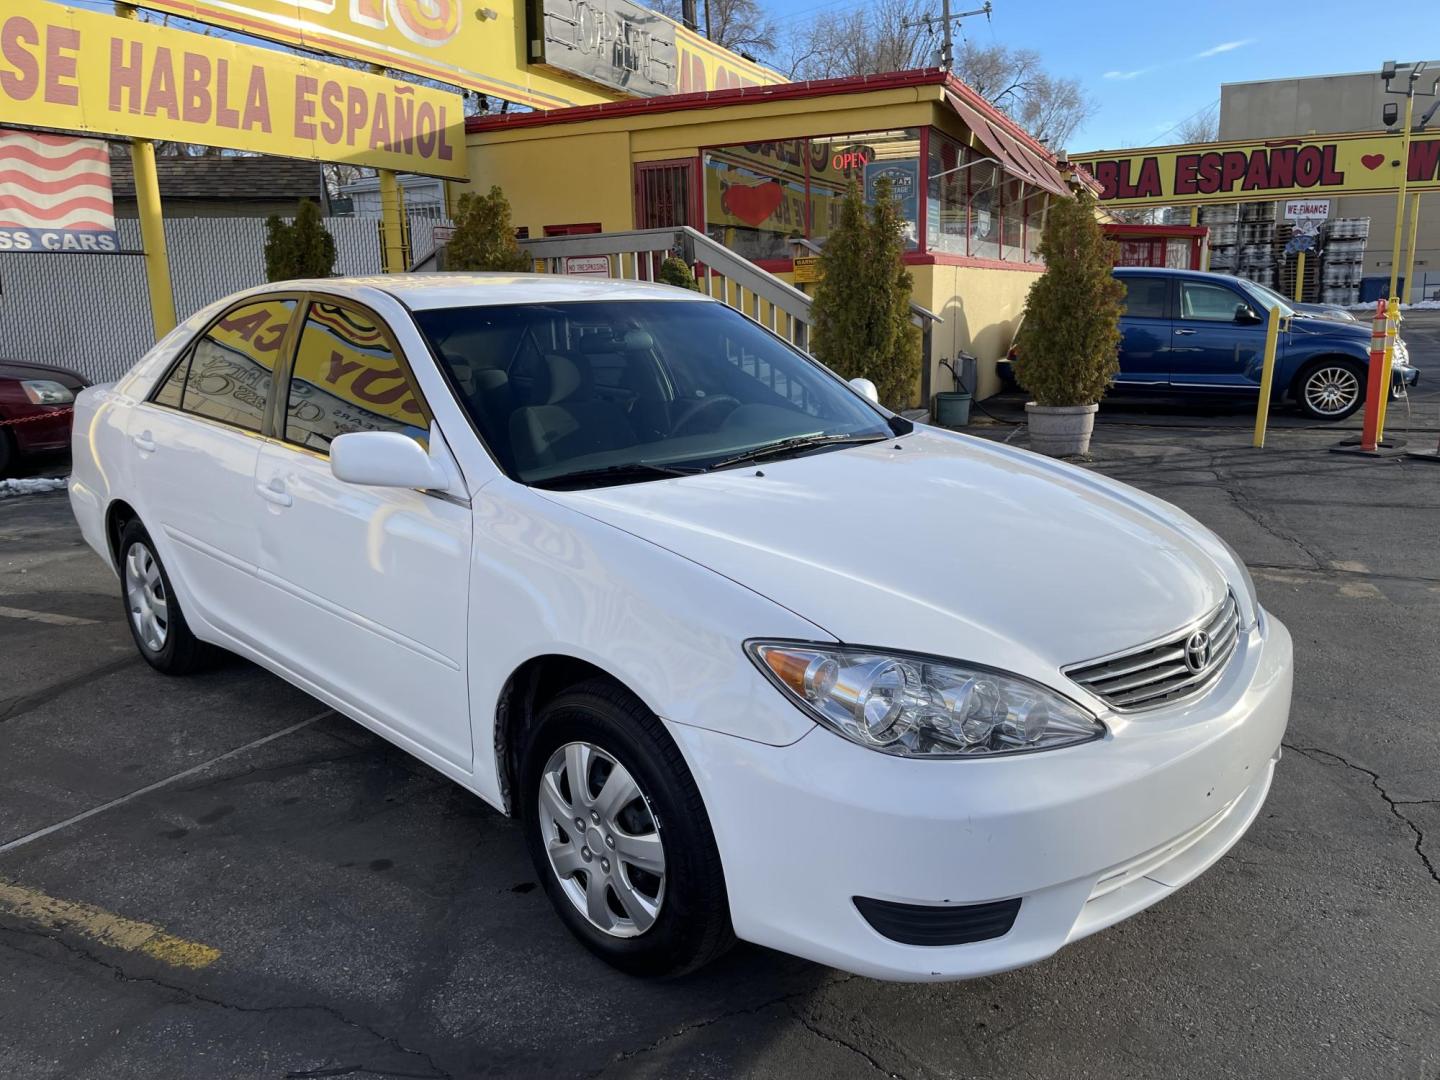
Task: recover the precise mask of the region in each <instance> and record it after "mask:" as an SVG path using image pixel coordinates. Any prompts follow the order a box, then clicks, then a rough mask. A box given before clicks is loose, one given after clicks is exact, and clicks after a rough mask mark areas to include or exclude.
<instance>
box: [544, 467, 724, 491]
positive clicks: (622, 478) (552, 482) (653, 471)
mask: <svg viewBox="0 0 1440 1080" xmlns="http://www.w3.org/2000/svg"><path fill="white" fill-rule="evenodd" d="M703 471H704V470H702V469H683V468H680V467H678V466H675V465H657V464H655V463H653V462H649V461H631V462H627V463H625V464H623V465H603V466H601V467H600V468H598V469H580V470H578V471H577V472H568V473H561V474H560V475H559V476H547V477H545V478H544V479H543V480H532V481H531V482H530V486H531V487H538V488H557V487H571V486H575V487H585V486H588V485H594V486H597V487H598V486H601V485H604V484H609V483H616V484H623V483H625V482H626V481H628V480H659V479H663V478H665V477H670V476H694V475H695V474H696V473H698V472H703Z"/></svg>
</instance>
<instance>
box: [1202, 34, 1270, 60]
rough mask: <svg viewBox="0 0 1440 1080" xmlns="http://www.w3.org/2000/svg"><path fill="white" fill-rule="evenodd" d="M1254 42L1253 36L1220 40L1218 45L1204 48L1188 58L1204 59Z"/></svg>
mask: <svg viewBox="0 0 1440 1080" xmlns="http://www.w3.org/2000/svg"><path fill="white" fill-rule="evenodd" d="M1255 42H1256V39H1255V38H1241V39H1240V40H1239V41H1222V42H1221V43H1220V44H1219V45H1216V46H1213V47H1212V48H1209V49H1206V50H1205V51H1204V52H1198V53H1196V54H1195V55H1194V56H1192V57H1191V58H1190V59H1191V60H1204V59H1206V58H1208V57H1211V56H1219V55H1220V54H1221V53H1227V52H1231V51H1232V50H1235V49H1240V48H1244V47H1245V46H1246V45H1254V44H1255Z"/></svg>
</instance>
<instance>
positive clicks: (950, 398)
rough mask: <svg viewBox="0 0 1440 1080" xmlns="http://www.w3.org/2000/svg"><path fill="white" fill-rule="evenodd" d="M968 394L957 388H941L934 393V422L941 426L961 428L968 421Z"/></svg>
mask: <svg viewBox="0 0 1440 1080" xmlns="http://www.w3.org/2000/svg"><path fill="white" fill-rule="evenodd" d="M970 400H971V398H970V395H969V394H967V393H964V392H963V391H959V390H942V391H941V392H940V393H938V394H936V395H935V423H936V424H938V425H939V426H940V427H943V428H962V427H965V426H966V425H967V424H969V423H970Z"/></svg>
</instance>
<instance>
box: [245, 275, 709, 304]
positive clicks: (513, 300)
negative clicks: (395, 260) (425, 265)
mask: <svg viewBox="0 0 1440 1080" xmlns="http://www.w3.org/2000/svg"><path fill="white" fill-rule="evenodd" d="M295 289H313V290H315V291H317V292H329V293H336V294H339V295H349V296H353V297H354V298H355V299H357V300H360V299H364V298H365V295H366V293H367V292H368V291H369V290H379V291H380V292H383V293H388V294H389V295H390V296H393V297H395V299H397V300H399V301H400V302H401V303H403V304H405V306H407V307H409V308H411V309H412V310H416V311H424V310H428V309H432V308H455V307H479V306H484V305H490V304H556V303H567V302H576V301H586V300H681V301H683V300H705V299H708V298H707V297H704V296H701V295H700V294H699V293H696V292H692V291H690V290H688V289H678V288H675V287H674V286H671V285H659V284H653V283H651V282H648V281H620V280H617V279H615V278H603V277H580V276H567V275H564V274H475V273H463V272H460V273H437V274H375V275H368V276H363V277H339V278H316V279H312V280H305V281H274V282H271V283H270V284H269V285H266V286H264V287H263V288H260V289H254V290H250V291H251V292H278V291H282V290H295Z"/></svg>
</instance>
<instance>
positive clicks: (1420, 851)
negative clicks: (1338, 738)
mask: <svg viewBox="0 0 1440 1080" xmlns="http://www.w3.org/2000/svg"><path fill="white" fill-rule="evenodd" d="M1283 745H1284V747H1285V748H1286V749H1287V750H1294V751H1295V752H1296V753H1297V754H1300V755H1302V756H1304V757H1307V758H1309V759H1310V760H1311V761H1318V762H1321V764H1324V762H1323V761H1321V759H1322V758H1329V759H1330V760H1332V761H1335V762H1338V763H1339V764H1341V765H1343V766H1344V767H1345V768H1347V769H1354V770H1355V771H1356V772H1358V773H1363V774H1364V775H1365V776H1368V777H1369V778H1370V786H1371V787H1373V788H1374V789H1375V790H1376V791H1377V792H1379V794H1380V798H1382V799H1384V800H1385V805H1386V806H1388V807H1389V808H1390V813H1392V814H1394V815H1395V817H1396V818H1397V819H1398V820H1399V821H1401V822H1402V823H1403V824H1404V825H1405V827H1406V828H1408V829H1409V830H1410V831H1411V832H1412V833H1414V834H1415V854H1416V855H1418V856H1420V861H1421V862H1422V863H1424V864H1425V869H1426V870H1427V871H1429V873H1430V879H1431V880H1432V881H1434V882H1435V884H1436V885H1440V870H1437V869H1436V866H1435V864H1434V863H1433V862H1432V861H1431V860H1430V856H1429V855H1427V854H1425V832H1424V830H1423V829H1421V828H1420V826H1419V825H1417V824H1415V822H1413V821H1411V820H1410V819H1409V818H1408V817H1406V816H1405V815H1404V814H1403V813H1401V812H1400V807H1402V806H1421V805H1424V804H1427V803H1436V802H1440V799H1394V798H1391V796H1390V793H1389V792H1388V791H1386V790H1385V788H1384V786H1383V785H1382V784H1381V783H1380V774H1379V773H1377V772H1375V771H1374V770H1373V769H1367V768H1365V766H1364V765H1356V764H1355V763H1354V762H1353V761H1350V760H1348V759H1347V758H1345V757H1344V756H1343V755H1341V754H1337V753H1335V752H1334V751H1332V750H1322V749H1320V748H1319V747H1318V746H1298V745H1296V744H1295V743H1288V742H1287V743H1284V744H1283Z"/></svg>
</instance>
